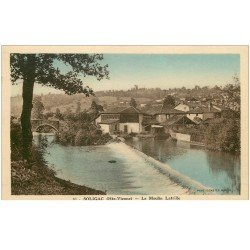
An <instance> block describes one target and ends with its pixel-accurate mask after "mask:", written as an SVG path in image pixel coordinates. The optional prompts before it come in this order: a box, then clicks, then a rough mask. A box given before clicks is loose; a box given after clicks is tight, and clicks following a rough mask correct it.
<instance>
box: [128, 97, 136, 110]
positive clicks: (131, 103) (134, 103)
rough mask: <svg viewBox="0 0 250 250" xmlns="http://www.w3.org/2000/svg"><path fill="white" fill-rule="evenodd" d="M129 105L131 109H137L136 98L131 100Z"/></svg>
mask: <svg viewBox="0 0 250 250" xmlns="http://www.w3.org/2000/svg"><path fill="white" fill-rule="evenodd" d="M129 105H130V106H131V107H134V108H136V107H137V103H136V100H135V99H134V98H131V100H130V103H129Z"/></svg>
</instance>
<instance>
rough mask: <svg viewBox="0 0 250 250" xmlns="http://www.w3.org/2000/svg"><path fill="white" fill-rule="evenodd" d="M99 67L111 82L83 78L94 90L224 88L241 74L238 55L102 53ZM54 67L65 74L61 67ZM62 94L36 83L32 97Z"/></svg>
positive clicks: (15, 88)
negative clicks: (106, 71) (233, 77)
mask: <svg viewBox="0 0 250 250" xmlns="http://www.w3.org/2000/svg"><path fill="white" fill-rule="evenodd" d="M101 63H102V64H108V65H109V68H108V69H109V72H110V80H101V81H97V80H96V79H95V78H94V77H85V78H83V82H84V83H85V84H86V85H88V86H90V87H92V88H93V90H94V91H99V90H113V89H124V90H127V89H130V88H132V87H134V85H138V86H139V88H140V87H146V88H156V87H159V88H162V89H168V88H175V87H177V88H178V87H183V86H184V87H186V88H193V87H194V86H195V85H199V86H201V87H202V86H211V87H212V86H215V85H219V86H222V85H225V84H227V83H229V82H231V81H232V76H234V75H235V74H237V75H240V55H238V54H210V55H209V54H207V55H205V54H186V55H181V54H180V55H176V54H104V60H103V61H102V62H101ZM56 66H57V67H58V68H59V69H61V70H62V71H66V70H67V67H66V66H65V65H64V64H61V63H57V64H56ZM21 88H22V84H19V85H15V86H12V90H11V94H12V96H15V95H18V94H21ZM49 92H51V93H63V92H62V91H58V90H55V89H53V88H48V87H44V86H41V85H38V84H35V89H34V94H47V93H49Z"/></svg>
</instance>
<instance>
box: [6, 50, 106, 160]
mask: <svg viewBox="0 0 250 250" xmlns="http://www.w3.org/2000/svg"><path fill="white" fill-rule="evenodd" d="M102 59H103V55H102V54H17V53H15V54H11V56H10V67H11V81H12V84H16V83H18V82H20V80H22V83H23V91H22V97H23V107H22V114H21V126H22V141H23V157H24V159H26V160H29V159H30V148H31V146H32V131H31V121H30V120H31V111H32V99H33V89H34V83H38V84H41V85H44V86H50V87H54V88H56V89H60V90H63V91H64V92H65V93H66V94H70V95H71V94H76V93H84V94H85V95H86V96H89V95H91V94H93V91H92V89H91V88H89V87H88V86H85V85H84V84H83V81H82V78H83V77H85V76H94V77H96V78H97V80H102V79H103V78H108V75H109V72H108V70H107V67H108V65H101V64H100V61H101V60H102ZM58 63H59V64H60V63H63V64H65V65H66V66H67V67H66V68H67V70H64V71H63V72H62V71H61V70H60V69H59V67H58V66H56V65H58Z"/></svg>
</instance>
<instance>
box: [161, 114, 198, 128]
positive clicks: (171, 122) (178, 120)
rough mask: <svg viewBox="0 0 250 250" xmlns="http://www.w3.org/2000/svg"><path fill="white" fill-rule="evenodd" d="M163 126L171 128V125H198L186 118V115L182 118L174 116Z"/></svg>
mask: <svg viewBox="0 0 250 250" xmlns="http://www.w3.org/2000/svg"><path fill="white" fill-rule="evenodd" d="M161 124H162V125H167V126H169V125H174V124H176V125H178V124H180V125H181V124H196V123H195V122H193V121H192V120H191V119H189V118H188V117H186V116H185V115H182V116H173V117H171V118H169V119H168V120H166V121H165V122H163V123H161Z"/></svg>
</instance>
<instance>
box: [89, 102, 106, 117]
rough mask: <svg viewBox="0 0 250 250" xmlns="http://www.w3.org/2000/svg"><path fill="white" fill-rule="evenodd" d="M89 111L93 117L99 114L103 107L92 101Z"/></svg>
mask: <svg viewBox="0 0 250 250" xmlns="http://www.w3.org/2000/svg"><path fill="white" fill-rule="evenodd" d="M91 109H92V111H93V113H94V114H95V115H97V114H99V113H100V112H102V111H103V106H102V105H99V104H97V103H96V102H95V101H92V103H91Z"/></svg>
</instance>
